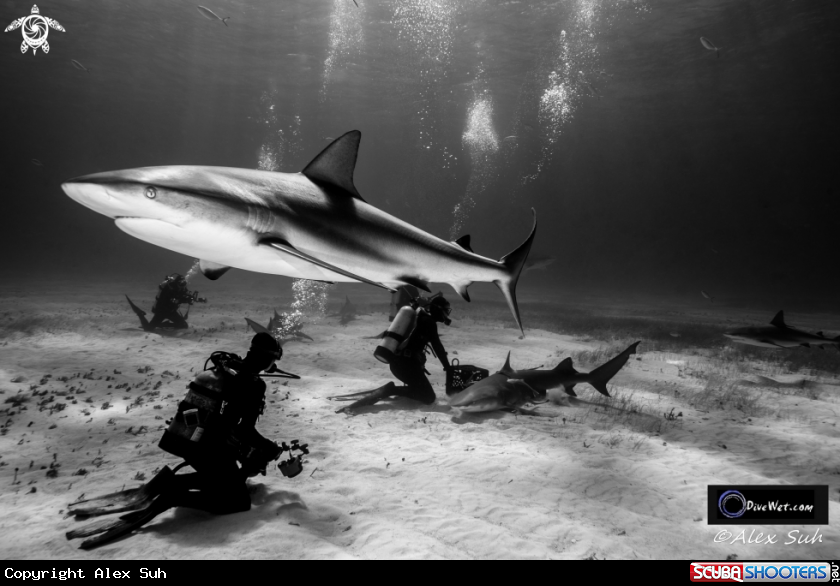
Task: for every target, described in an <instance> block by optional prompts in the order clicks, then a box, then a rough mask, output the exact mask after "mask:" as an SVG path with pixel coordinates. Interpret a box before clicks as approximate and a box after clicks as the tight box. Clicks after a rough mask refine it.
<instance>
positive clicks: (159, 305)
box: [125, 273, 207, 332]
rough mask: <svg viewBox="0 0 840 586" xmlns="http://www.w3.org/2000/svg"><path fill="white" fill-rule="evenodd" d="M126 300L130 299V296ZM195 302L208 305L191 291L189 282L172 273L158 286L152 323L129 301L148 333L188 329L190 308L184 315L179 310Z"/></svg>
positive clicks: (144, 313)
mask: <svg viewBox="0 0 840 586" xmlns="http://www.w3.org/2000/svg"><path fill="white" fill-rule="evenodd" d="M125 298H126V299H128V295H126V296H125ZM195 302H199V303H206V302H207V299H205V298H203V297H199V296H198V291H190V290H189V289H188V288H187V280H186V279H185V278H184V277H183V276H181V275H179V274H178V273H172V274H171V275H169V276H168V277H166V279H164V280H163V282H162V283H161V284H160V285H159V286H158V294H157V297H155V304H154V305H153V306H152V313H153V314H154V316H153V317H152V320H151V321H149V320H147V319H146V312H145V311H143V310H142V309H140V308H139V307H137V306H136V305H135V304H134V303H132V301H131V299H128V303H129V305H131V309H132V310H133V311H134V313H136V314H137V317H139V318H140V326H141V327H142V328H143V329H144V330H146V331H147V332H148V331H152V330H154V329H156V328H171V329H177V330H182V329H185V328H188V327H189V325H188V324H187V315H189V308H188V309H187V313H186V314H183V315H182V314H181V312H180V311H178V309H179V308H180V307H181V304H183V303H186V304H188V305H192V304H193V303H195Z"/></svg>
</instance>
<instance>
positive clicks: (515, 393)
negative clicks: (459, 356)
mask: <svg viewBox="0 0 840 586" xmlns="http://www.w3.org/2000/svg"><path fill="white" fill-rule="evenodd" d="M544 399H545V391H539V390H537V389H534V388H533V387H531V386H530V385H528V383H526V382H524V381H522V380H518V379H512V378H509V377H508V376H507V375H505V374H502V373H500V372H497V373H496V374H491V375H490V376H488V377H486V378H483V379H481V380H480V381H478V382H475V383H473V384H471V385H470V386H468V387H467V388H466V389H464V390H463V391H461V392H460V393H457V394H455V395H452V396H451V397H450V398H449V402H448V405H449V408H450V409H452V411H453V412H454V413H455V414H456V416H459V417H460V415H461V413H482V412H485V411H496V410H498V409H519V408H520V407H522V406H523V405H525V404H526V403H534V402H537V401H542V400H544Z"/></svg>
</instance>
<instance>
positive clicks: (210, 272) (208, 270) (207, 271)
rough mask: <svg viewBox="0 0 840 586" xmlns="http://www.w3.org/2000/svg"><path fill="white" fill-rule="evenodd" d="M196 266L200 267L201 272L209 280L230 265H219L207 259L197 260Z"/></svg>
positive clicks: (215, 277) (218, 275)
mask: <svg viewBox="0 0 840 586" xmlns="http://www.w3.org/2000/svg"><path fill="white" fill-rule="evenodd" d="M198 268H200V269H201V274H203V275H204V276H205V277H207V278H208V279H210V280H211V281H215V280H216V279H218V278H219V277H221V276H222V275H224V274H225V273H226V272H228V271H229V270H230V267H228V266H225V265H220V264H219V263H215V262H211V261H209V260H200V261H198Z"/></svg>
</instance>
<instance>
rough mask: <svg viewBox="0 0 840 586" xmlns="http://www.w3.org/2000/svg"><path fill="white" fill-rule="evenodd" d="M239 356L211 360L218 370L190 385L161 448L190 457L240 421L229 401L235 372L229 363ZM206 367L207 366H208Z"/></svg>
mask: <svg viewBox="0 0 840 586" xmlns="http://www.w3.org/2000/svg"><path fill="white" fill-rule="evenodd" d="M237 359H239V357H238V356H235V355H232V354H227V353H226V352H214V353H213V355H212V356H211V357H210V359H209V360H212V361H213V364H214V366H215V367H216V368H213V369H211V370H205V371H203V372H200V373H198V375H196V377H195V380H193V381H192V382H191V383H190V384H189V385H188V389H189V390H188V391H187V394H186V396H185V397H184V399H183V400H182V401H181V403H180V404H179V405H178V412H177V413H176V414H175V417H173V418H172V420H171V421H170V422H169V428H168V429H167V430H166V431H164V432H163V437H162V438H161V439H160V443H159V444H158V447H160V448H161V449H162V450H164V451H166V452H169V453H170V454H173V455H175V456H180V457H181V458H190V457H192V456H195V455H197V454H198V453H200V452H203V451H205V450H206V447H207V446H208V444H210V443H216V442H218V441H219V440H220V439H221V438H223V437H224V436H225V435H226V434H227V432H228V431H229V430H230V429H231V428H232V427H233V426H234V425H235V424H236V422H237V421H238V419H239V413H238V412H237V411H238V410H237V409H236V408H235V407H234V405H232V404H231V402H230V401H229V400H228V399H229V396H228V393H229V392H230V390H231V389H230V387H231V384H232V380H231V379H232V378H233V377H234V376H236V374H237V373H236V371H235V370H233V369H232V368H230V366H229V363H231V362H234V361H237ZM205 366H206V363H205Z"/></svg>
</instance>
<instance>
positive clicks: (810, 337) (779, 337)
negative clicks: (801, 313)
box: [723, 311, 840, 349]
mask: <svg viewBox="0 0 840 586" xmlns="http://www.w3.org/2000/svg"><path fill="white" fill-rule="evenodd" d="M723 335H724V336H726V337H727V338H729V339H730V340H732V341H733V342H736V343H738V344H748V345H750V346H760V347H762V348H795V347H796V346H805V347H806V348H810V347H812V346H816V347H818V348H820V349H822V347H823V346H834V347H835V348H837V349H840V336H837V337H836V338H827V337H825V336H824V335H823V333H822V332H817V333H816V334H809V333H808V332H805V331H803V330H798V329H796V328H792V327H790V326H788V325H787V324H786V323H785V312H784V311H780V312H779V313H777V314H776V316H775V317H774V318H773V320H772V321H771V322H770V326H769V327H768V326H762V327H746V328H738V329H736V330H732V331H730V332H726V333H725V334H723Z"/></svg>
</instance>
